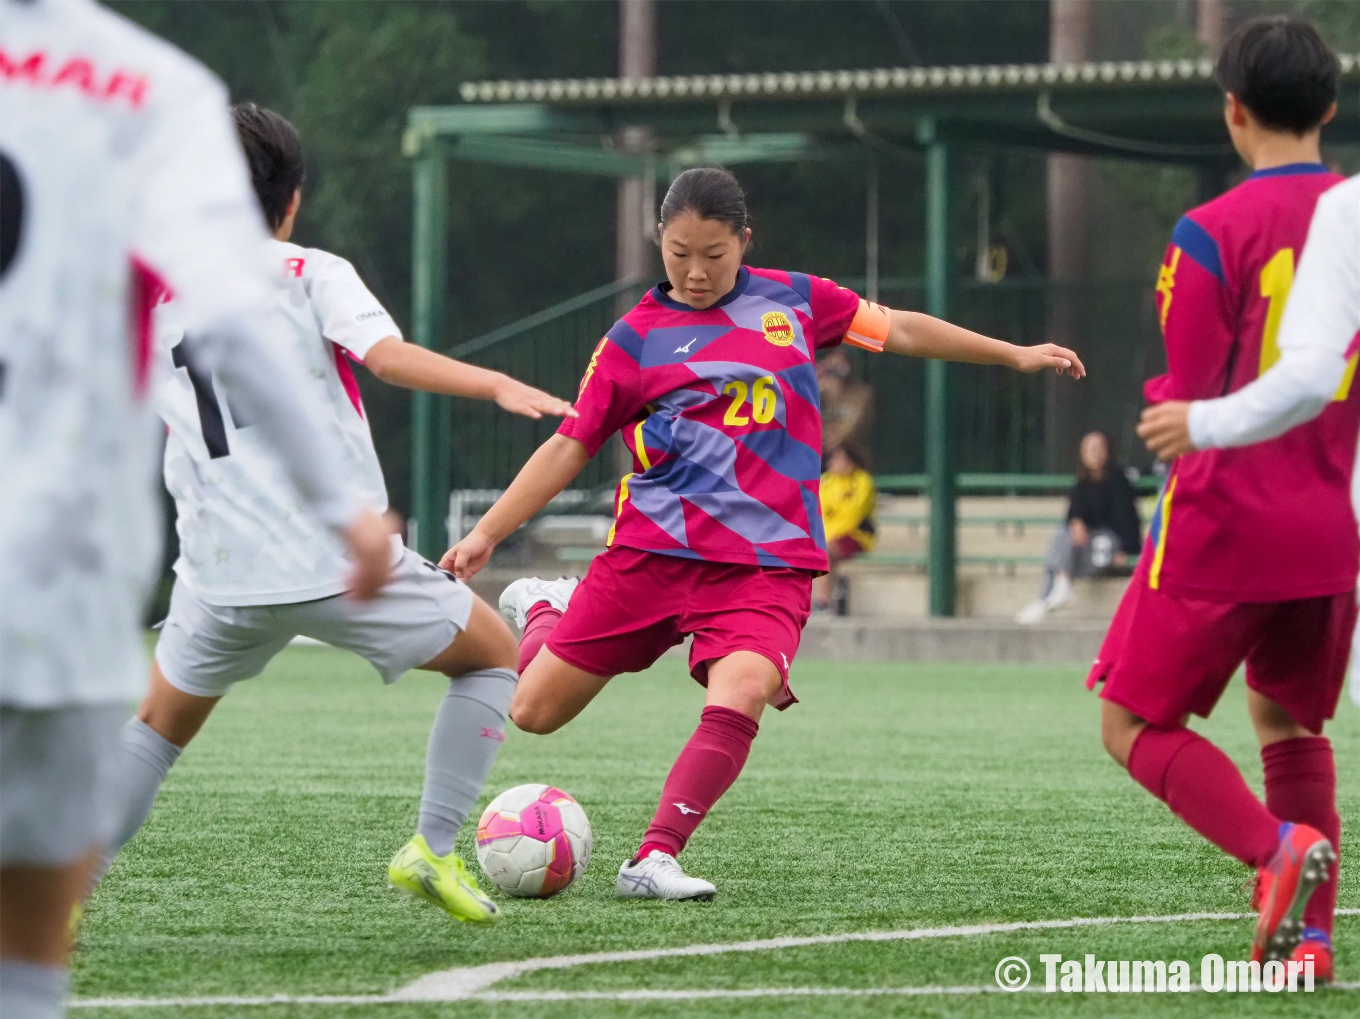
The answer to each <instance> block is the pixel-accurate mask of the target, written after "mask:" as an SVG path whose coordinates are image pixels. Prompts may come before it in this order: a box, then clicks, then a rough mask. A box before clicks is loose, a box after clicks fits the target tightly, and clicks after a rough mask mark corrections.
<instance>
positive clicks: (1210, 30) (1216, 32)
mask: <svg viewBox="0 0 1360 1019" xmlns="http://www.w3.org/2000/svg"><path fill="white" fill-rule="evenodd" d="M1197 34H1198V35H1199V41H1200V44H1201V45H1202V46H1203V47H1204V52H1205V53H1206V54H1207V55H1209V56H1211V57H1216V56H1218V51H1219V50H1221V49H1222V48H1223V42H1224V40H1226V39H1227V38H1228V3H1227V0H1199V24H1198V26H1197Z"/></svg>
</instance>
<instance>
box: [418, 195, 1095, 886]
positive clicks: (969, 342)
mask: <svg viewBox="0 0 1360 1019" xmlns="http://www.w3.org/2000/svg"><path fill="white" fill-rule="evenodd" d="M659 233H660V241H661V252H662V258H663V260H664V262H665V266H666V277H667V282H665V283H662V284H660V285H659V286H657V287H655V288H654V289H653V290H652V291H651V292H650V293H648V294H647V296H646V297H644V298H643V299H642V301H641V302H640V303H639V304H638V306H637V307H636V308H634V309H633V310H632V311H630V312H629V313H628V314H627V315H625V316H624V317H623V318H622V319H620V320H619V321H618V322H617V323H615V325H614V327H613V328H612V329H610V330H609V332H608V334H607V335H606V336H605V338H604V339H603V340H601V341H600V344H599V346H598V347H596V348H595V353H594V356H593V357H592V358H591V359H590V365H589V367H588V368H587V369H586V373H585V378H584V379H582V381H581V390H580V396H579V398H578V400H577V402H576V409H577V411H578V412H579V414H580V416H579V417H578V418H574V419H571V420H569V421H567V422H565V423H564V424H563V426H562V427H561V428H560V429H559V430H558V433H557V434H556V435H555V436H553V437H552V438H551V439H549V440H548V441H547V442H545V443H544V444H543V445H542V446H540V447H539V449H538V451H537V452H535V453H534V455H533V456H532V457H531V458H530V459H529V462H528V463H527V464H525V466H524V468H523V469H522V470H521V471H520V472H519V476H518V477H517V478H515V480H514V482H513V483H512V484H511V486H510V488H509V489H508V490H507V491H506V493H505V495H503V496H502V497H501V498H500V500H499V501H497V503H496V505H495V506H493V507H492V508H491V510H490V511H489V512H488V513H487V514H486V516H485V517H483V518H482V521H481V523H479V524H478V525H477V527H476V528H475V529H474V530H473V531H472V533H471V534H469V535H468V536H467V537H466V538H464V539H463V540H462V541H461V542H459V543H458V544H457V545H456V546H454V547H453V548H452V549H450V550H449V551H448V552H447V553H446V554H445V556H444V559H443V561H442V563H441V565H442V566H443V567H445V568H446V569H449V570H451V571H453V572H454V573H455V574H456V575H457V576H459V577H460V578H467V577H471V576H472V575H473V574H475V573H476V572H477V571H478V570H480V569H481V568H482V567H483V566H485V565H486V562H487V560H488V558H489V557H490V555H491V552H492V550H493V549H494V548H495V547H496V544H497V543H498V542H499V541H501V540H502V539H503V538H505V536H506V535H508V534H510V533H511V532H512V531H514V530H515V529H516V528H517V527H519V526H520V525H521V524H523V523H524V522H525V521H527V520H528V519H529V518H530V517H532V516H533V515H534V514H535V513H537V512H538V511H539V510H541V509H542V508H543V507H544V506H545V505H547V503H548V500H550V499H551V498H552V497H553V496H555V495H556V494H557V493H559V492H561V491H562V490H563V489H564V488H566V487H567V485H568V484H569V483H570V482H571V480H572V479H573V478H575V477H576V475H577V474H578V473H579V472H580V470H581V469H582V468H583V467H584V466H585V464H586V462H587V461H588V460H589V459H590V458H591V457H592V456H594V455H595V454H596V453H597V452H598V451H599V449H600V447H601V446H603V445H604V443H605V440H606V439H608V438H609V436H610V435H612V434H613V433H614V432H616V431H620V430H622V432H623V439H624V442H625V443H626V444H627V446H628V449H629V450H630V451H631V452H632V454H633V459H634V472H633V473H631V474H628V475H626V476H625V477H624V478H623V480H622V481H621V482H620V483H619V487H618V495H617V500H616V507H617V509H616V519H615V524H614V528H613V530H612V531H611V533H610V535H609V541H608V545H609V548H608V551H606V552H605V553H604V554H603V555H600V556H598V557H597V558H596V559H595V561H594V562H593V563H592V564H591V566H590V570H589V572H588V573H587V574H586V577H585V579H584V580H583V581H581V582H580V587H579V589H576V581H574V580H567V581H554V582H550V583H549V582H544V581H541V580H539V579H537V578H529V579H526V580H520V581H517V582H516V583H515V584H512V585H511V587H510V588H509V589H507V591H506V593H505V595H504V596H503V597H502V599H501V608H502V611H505V612H506V613H507V615H510V614H513V615H514V616H515V617H516V618H517V620H518V622H519V624H520V626H521V627H523V628H524V630H525V633H524V637H523V639H522V641H521V643H520V656H521V658H520V660H521V663H522V665H523V666H524V668H523V669H522V670H521V671H522V676H521V678H520V682H519V687H518V689H517V690H516V692H515V695H514V700H513V702H512V704H511V708H510V716H511V718H513V719H514V722H515V724H516V725H518V726H519V727H520V728H521V729H524V730H526V731H528V732H534V733H549V732H553V731H554V730H556V729H558V728H560V727H561V726H562V725H564V724H565V723H567V722H569V721H570V720H571V719H573V718H575V717H576V715H577V714H578V713H579V712H580V711H581V709H582V708H584V707H585V706H586V705H587V704H588V703H589V702H590V700H591V699H592V698H593V697H594V696H595V695H596V694H598V693H599V692H600V691H601V690H602V689H603V688H604V685H605V684H606V683H608V682H609V680H610V679H611V678H612V677H613V676H615V675H617V674H618V673H620V672H638V671H641V670H643V669H646V668H647V667H649V666H650V665H651V664H652V663H653V662H655V661H656V660H657V658H659V657H660V656H661V654H662V653H663V652H665V650H666V649H667V648H669V647H671V646H672V645H675V644H679V643H680V642H681V641H682V640H683V638H684V637H685V636H686V635H693V638H694V643H693V646H692V649H691V651H690V672H691V674H692V675H693V676H694V678H695V679H696V680H698V681H699V682H700V683H701V684H703V685H704V686H706V687H707V689H708V693H707V698H706V705H705V707H704V709H703V713H702V715H701V718H700V723H699V728H698V729H697V730H696V731H695V733H694V735H693V736H692V737H691V738H690V741H689V743H688V744H687V745H686V746H685V749H684V750H683V751H682V752H681V754H680V757H679V759H678V760H677V761H676V763H675V766H674V767H673V768H672V769H671V773H670V776H669V777H668V778H667V780H666V784H665V788H664V790H663V793H662V796H661V804H660V806H659V807H658V808H657V812H656V816H655V817H654V818H653V820H652V824H651V827H650V828H648V829H647V833H646V835H645V836H644V838H643V841H642V845H641V848H640V849H639V850H638V852H637V854H636V855H635V856H634V857H633V858H632V859H630V860H628V861H626V862H625V863H624V864H623V867H622V868H621V869H620V871H619V877H618V884H617V892H618V894H619V895H620V896H624V897H638V898H658V899H711V898H712V897H713V895H714V894H715V891H716V890H715V888H714V887H713V885H712V884H710V883H709V882H707V881H702V880H699V879H697V878H692V877H688V876H686V874H685V873H684V871H683V870H681V868H680V865H679V864H678V863H677V862H676V860H675V857H676V855H677V854H679V852H680V851H681V850H682V849H684V847H685V843H686V842H687V841H688V840H689V837H690V836H691V835H692V834H693V832H694V829H695V828H696V827H697V826H698V824H699V822H700V821H701V820H703V818H704V816H705V815H706V814H707V813H708V811H709V809H710V808H711V807H712V806H713V804H714V803H716V802H717V800H718V798H719V797H720V796H722V794H723V793H724V792H726V791H727V789H728V787H729V786H731V784H732V783H733V781H735V779H736V777H737V775H738V774H739V773H740V772H741V769H742V766H743V765H744V764H745V763H746V757H747V754H748V753H749V752H750V749H751V741H752V740H753V739H754V738H755V735H756V731H757V727H758V726H757V723H758V722H759V721H760V716H761V712H762V711H763V710H764V708H765V705H766V704H772V705H774V706H775V707H776V708H779V709H781V710H782V709H783V708H786V707H788V706H789V705H790V704H792V703H794V701H795V698H794V696H793V694H792V692H791V691H790V690H789V684H788V674H789V663H790V662H791V661H792V660H793V657H794V655H795V654H796V653H797V651H798V640H799V634H800V632H801V630H802V629H803V624H804V623H806V622H807V618H808V613H809V608H810V603H811V590H810V589H811V584H812V578H813V577H814V576H816V575H818V574H820V573H823V572H825V571H826V568H827V558H826V541H825V537H824V535H823V531H822V522H821V510H820V508H819V503H818V492H817V489H818V481H819V475H820V472H821V435H822V424H821V414H820V410H819V406H818V398H817V376H816V370H815V367H814V359H815V358H816V355H817V352H818V351H819V350H825V349H826V348H829V347H834V346H836V345H837V344H839V343H841V342H842V341H844V342H848V343H851V344H854V345H855V346H859V347H863V348H865V349H867V350H872V351H882V350H888V351H891V352H893V353H898V354H913V355H916V356H919V357H939V358H948V359H951V360H955V361H968V362H972V363H976V364H1003V365H1009V366H1010V367H1013V368H1016V369H1018V370H1020V371H1025V372H1035V371H1039V370H1041V369H1043V368H1055V369H1057V370H1058V371H1059V372H1066V373H1068V374H1070V375H1072V376H1073V377H1074V378H1080V377H1081V376H1083V375H1084V374H1085V369H1084V368H1083V367H1082V364H1081V361H1080V360H1078V358H1077V356H1076V355H1075V354H1074V353H1072V352H1071V351H1070V350H1064V349H1063V348H1061V347H1057V346H1054V345H1052V344H1043V345H1041V346H1037V347H1017V346H1013V345H1012V344H1009V343H1003V342H1001V341H1000V340H993V339H989V338H988V337H986V336H980V335H978V334H977V333H972V332H969V331H968V330H966V329H961V328H959V327H958V326H954V325H950V324H949V323H947V322H942V321H940V320H939V319H934V318H931V317H930V316H928V315H921V314H917V313H915V312H906V311H893V310H890V309H888V308H884V307H882V306H881V305H877V304H871V303H869V302H867V301H863V300H861V299H860V298H859V297H857V296H856V295H855V294H853V293H851V292H850V291H849V290H845V289H843V288H841V287H839V286H837V285H836V284H835V283H832V282H831V281H830V280H825V279H821V278H819V277H816V276H807V275H804V274H802V273H790V272H781V271H777V270H772V269H749V268H746V267H745V266H743V265H742V257H743V255H744V254H745V253H746V249H747V246H748V245H749V244H750V241H751V230H750V228H749V227H748V226H747V223H746V200H745V196H744V195H743V194H742V190H741V186H740V185H739V184H738V183H737V181H736V179H735V178H734V177H733V176H732V175H731V174H730V173H727V172H726V171H725V170H719V169H711V168H698V169H693V170H687V171H686V172H684V173H682V174H681V175H680V176H679V177H677V178H676V179H675V182H674V183H673V184H672V185H671V188H670V190H669V191H668V192H667V194H666V198H665V201H664V202H663V203H662V206H661V225H660V227H659ZM573 594H574V597H573ZM569 599H570V601H571V607H570V608H568V605H567V603H568V600H569Z"/></svg>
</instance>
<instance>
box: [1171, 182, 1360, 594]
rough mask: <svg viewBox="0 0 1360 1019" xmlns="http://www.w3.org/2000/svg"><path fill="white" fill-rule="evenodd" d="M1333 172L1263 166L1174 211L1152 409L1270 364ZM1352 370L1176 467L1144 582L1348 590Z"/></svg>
mask: <svg viewBox="0 0 1360 1019" xmlns="http://www.w3.org/2000/svg"><path fill="white" fill-rule="evenodd" d="M1341 180H1342V178H1341V177H1339V176H1337V175H1336V174H1333V173H1331V172H1329V171H1328V170H1327V168H1326V167H1324V166H1322V165H1321V164H1316V163H1299V164H1292V165H1288V166H1280V167H1275V168H1272V169H1268V170H1261V171H1258V172H1256V173H1253V174H1252V175H1251V176H1249V177H1248V178H1247V179H1246V180H1245V181H1243V182H1242V183H1241V184H1239V185H1238V186H1237V187H1235V188H1233V189H1232V190H1231V191H1228V192H1227V193H1226V194H1223V195H1220V196H1219V197H1218V198H1216V199H1214V200H1213V201H1211V202H1209V203H1207V204H1205V205H1202V206H1200V207H1199V208H1197V209H1193V210H1191V211H1190V212H1189V213H1188V214H1187V215H1185V216H1184V217H1182V219H1181V221H1180V222H1179V223H1178V224H1177V225H1176V229H1175V231H1174V233H1173V234H1172V237H1171V244H1170V245H1169V246H1168V248H1167V253H1166V258H1165V260H1164V262H1163V264H1162V268H1161V271H1160V272H1159V274H1158V277H1157V290H1156V298H1157V311H1158V315H1159V317H1160V319H1161V324H1162V332H1163V335H1164V337H1165V341H1166V357H1167V372H1166V374H1165V375H1161V376H1158V377H1157V378H1154V379H1151V380H1149V381H1148V382H1147V384H1146V386H1145V387H1144V393H1145V395H1146V396H1147V399H1148V401H1149V402H1150V403H1157V402H1159V401H1162V400H1206V399H1213V398H1215V397H1220V396H1226V395H1227V394H1229V393H1232V392H1235V391H1236V390H1238V389H1241V388H1242V387H1243V386H1245V385H1247V384H1248V383H1249V382H1251V381H1252V380H1254V379H1256V378H1257V377H1258V376H1259V375H1261V374H1262V373H1263V372H1264V371H1266V369H1268V368H1269V367H1270V366H1271V365H1272V364H1274V363H1275V361H1276V360H1278V358H1279V347H1278V333H1279V328H1280V320H1281V318H1282V316H1283V314H1284V308H1285V302H1286V300H1287V299H1288V297H1289V291H1290V287H1291V285H1292V283H1293V279H1294V267H1295V266H1296V265H1297V264H1298V260H1299V256H1300V255H1301V254H1302V253H1303V246H1304V241H1305V240H1306V239H1307V236H1308V225H1309V222H1310V221H1311V219H1312V216H1313V209H1314V207H1315V206H1316V205H1317V201H1318V198H1319V197H1320V196H1321V195H1322V194H1323V192H1325V191H1326V190H1327V189H1328V188H1331V187H1332V186H1334V185H1335V184H1337V183H1339V182H1340V181H1341ZM1354 372H1355V363H1354V360H1352V362H1351V365H1350V366H1349V367H1348V369H1347V371H1346V375H1345V378H1344V380H1343V382H1342V385H1341V387H1340V389H1339V390H1338V392H1337V393H1336V396H1335V399H1334V401H1333V403H1332V405H1331V406H1330V407H1328V408H1327V409H1326V410H1325V411H1324V412H1323V413H1322V415H1321V416H1320V417H1318V418H1316V419H1314V420H1312V421H1310V422H1308V423H1306V424H1302V425H1299V426H1298V427H1297V428H1294V429H1292V430H1290V431H1289V432H1286V433H1285V434H1284V435H1281V436H1280V437H1278V438H1276V439H1271V440H1269V441H1266V442H1262V443H1258V444H1256V445H1253V446H1242V447H1238V448H1232V449H1209V450H1203V451H1197V452H1192V453H1188V454H1186V455H1184V456H1182V457H1179V458H1178V459H1177V460H1176V461H1175V463H1174V464H1173V465H1172V469H1171V473H1170V476H1169V477H1168V479H1167V484H1166V486H1165V488H1164V489H1163V492H1162V496H1161V499H1160V500H1159V503H1158V507H1157V511H1156V513H1155V514H1154V516H1153V521H1152V528H1151V531H1150V533H1149V536H1148V544H1147V547H1146V549H1145V552H1144V554H1145V556H1147V557H1150V564H1149V568H1148V570H1147V573H1146V578H1147V583H1148V584H1149V586H1151V587H1154V588H1157V589H1159V590H1163V591H1166V592H1167V593H1169V594H1173V595H1176V596H1177V597H1181V598H1195V599H1203V600H1207V601H1220V602H1268V601H1288V600H1292V599H1296V598H1312V597H1320V596H1323V595H1332V594H1341V593H1344V592H1346V591H1349V590H1352V589H1353V588H1354V586H1355V582H1356V572H1357V569H1358V568H1360V538H1358V537H1357V532H1356V522H1355V515H1354V512H1353V510H1352V508H1351V500H1350V483H1351V474H1352V468H1353V465H1354V462H1355V448H1356V438H1357V433H1358V432H1360V392H1357V388H1360V387H1356V386H1354V385H1352V379H1353V375H1354Z"/></svg>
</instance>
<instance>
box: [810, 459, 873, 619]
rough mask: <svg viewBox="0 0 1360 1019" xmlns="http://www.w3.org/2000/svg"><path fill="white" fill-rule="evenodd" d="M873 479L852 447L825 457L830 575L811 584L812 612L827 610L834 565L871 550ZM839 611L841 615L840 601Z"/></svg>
mask: <svg viewBox="0 0 1360 1019" xmlns="http://www.w3.org/2000/svg"><path fill="white" fill-rule="evenodd" d="M874 498H875V496H874V479H873V476H872V475H871V474H870V473H869V472H868V471H866V470H865V469H864V456H863V454H862V453H860V452H859V450H858V449H856V448H855V447H854V446H853V445H844V446H837V447H836V448H835V449H833V450H832V451H831V452H830V453H829V454H828V455H827V458H826V473H825V474H823V475H822V524H823V525H824V526H825V528H826V554H827V558H828V559H829V560H830V561H831V570H832V572H831V573H829V574H827V575H826V576H824V577H816V578H814V579H813V581H812V611H814V612H827V611H829V610H830V608H831V592H832V584H833V581H834V580H835V570H836V564H837V563H839V562H842V561H844V560H846V559H853V558H854V557H855V556H857V555H859V554H860V553H861V552H868V551H869V550H870V549H872V548H873V547H874ZM837 600H838V601H839V602H842V605H841V611H839V612H838V613H837V615H844V614H845V612H844V606H843V599H837Z"/></svg>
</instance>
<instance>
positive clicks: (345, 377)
mask: <svg viewBox="0 0 1360 1019" xmlns="http://www.w3.org/2000/svg"><path fill="white" fill-rule="evenodd" d="M331 346H332V347H334V348H335V371H336V374H338V375H339V376H340V385H342V386H344V387H345V395H346V396H348V397H349V402H350V403H352V404H354V409H355V411H357V412H358V414H359V416H360V417H363V416H364V400H363V397H362V396H360V395H359V380H358V379H356V378H355V377H354V369H353V368H351V367H350V366H349V360H350V359H351V358H352V359H354V360H356V361H358V360H359V359H358V358H356V357H354V355H353V354H351V353H350V352H349V351H348V350H346V349H345V348H344V347H342V346H340V344H338V343H332V344H331ZM359 363H360V364H363V362H362V361H359Z"/></svg>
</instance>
